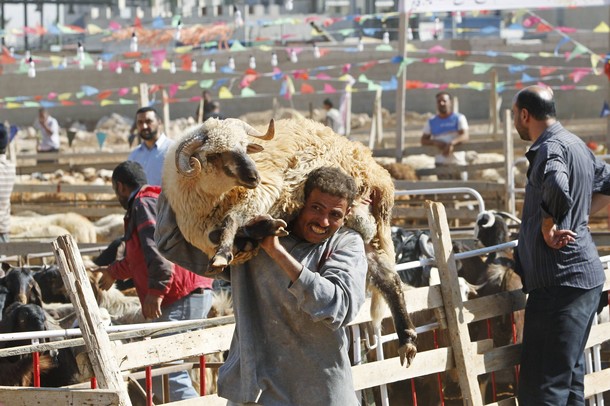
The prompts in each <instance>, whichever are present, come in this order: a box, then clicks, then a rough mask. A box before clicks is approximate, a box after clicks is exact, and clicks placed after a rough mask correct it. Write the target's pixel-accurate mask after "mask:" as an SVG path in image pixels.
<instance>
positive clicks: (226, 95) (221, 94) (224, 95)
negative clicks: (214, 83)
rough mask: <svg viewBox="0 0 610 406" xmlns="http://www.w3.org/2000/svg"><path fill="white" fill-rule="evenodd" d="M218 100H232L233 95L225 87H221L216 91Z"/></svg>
mask: <svg viewBox="0 0 610 406" xmlns="http://www.w3.org/2000/svg"><path fill="white" fill-rule="evenodd" d="M218 98H219V99H232V98H233V94H232V93H231V91H230V90H229V89H228V88H227V87H226V86H222V87H221V88H220V89H219V90H218Z"/></svg>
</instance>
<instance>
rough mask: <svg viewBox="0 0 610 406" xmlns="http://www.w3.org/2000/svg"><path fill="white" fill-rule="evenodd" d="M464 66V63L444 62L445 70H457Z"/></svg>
mask: <svg viewBox="0 0 610 406" xmlns="http://www.w3.org/2000/svg"><path fill="white" fill-rule="evenodd" d="M462 65H464V61H445V69H453V68H459V67H460V66H462Z"/></svg>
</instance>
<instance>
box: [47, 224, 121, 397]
mask: <svg viewBox="0 0 610 406" xmlns="http://www.w3.org/2000/svg"><path fill="white" fill-rule="evenodd" d="M52 245H53V252H54V253H55V259H56V260H57V263H58V265H59V271H60V272H61V277H62V279H63V281H64V285H65V286H66V287H67V288H68V294H69V295H70V300H71V301H72V304H73V305H74V309H75V311H76V316H77V317H78V322H79V326H80V329H81V331H82V332H83V339H84V341H85V345H86V346H87V353H88V354H89V360H90V361H91V366H92V367H93V372H94V373H95V377H96V378H97V381H98V383H99V386H100V388H102V389H111V390H114V391H116V392H117V394H118V396H119V403H118V404H119V405H120V406H131V400H130V399H129V395H128V393H127V386H126V385H125V383H124V382H123V378H122V376H121V369H120V368H119V364H118V362H117V359H116V358H115V356H114V352H113V347H112V344H111V343H110V339H109V338H108V333H107V332H106V330H104V329H103V328H102V325H103V321H102V317H101V315H100V309H99V307H98V305H97V302H96V300H95V296H94V294H93V289H91V283H90V282H89V277H88V276H87V273H86V272H85V265H84V264H83V260H82V258H81V256H80V253H79V251H78V246H77V245H76V243H75V242H74V239H73V238H72V236H70V235H64V236H61V237H57V239H56V240H55V241H53V244H52Z"/></svg>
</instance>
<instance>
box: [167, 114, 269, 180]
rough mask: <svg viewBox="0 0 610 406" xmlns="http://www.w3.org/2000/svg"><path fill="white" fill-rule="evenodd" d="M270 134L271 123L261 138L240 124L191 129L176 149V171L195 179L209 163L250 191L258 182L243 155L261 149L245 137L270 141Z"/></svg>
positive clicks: (208, 123) (211, 122) (211, 123)
mask: <svg viewBox="0 0 610 406" xmlns="http://www.w3.org/2000/svg"><path fill="white" fill-rule="evenodd" d="M274 134H275V128H274V123H273V120H272V121H271V122H270V123H269V128H268V129H267V133H265V134H262V133H261V132H259V131H258V130H256V129H254V128H253V127H251V126H250V125H249V124H246V123H244V122H243V121H241V120H236V119H227V120H217V119H210V120H207V121H206V122H205V123H204V124H202V125H200V126H198V127H193V128H191V129H190V130H189V131H188V132H187V135H186V136H185V137H184V139H183V141H182V142H181V143H180V145H178V147H177V148H176V168H177V169H178V172H179V173H180V174H181V175H183V176H186V177H193V176H197V175H199V173H200V172H201V170H202V167H204V166H205V165H206V164H207V163H208V160H209V159H211V160H213V161H215V165H221V167H222V170H223V172H224V173H225V175H227V176H228V177H229V178H232V179H236V180H237V185H239V186H246V187H249V188H254V187H256V186H257V185H258V182H259V178H258V174H257V173H256V166H255V165H254V162H252V160H251V159H250V158H249V157H248V156H247V155H248V154H252V153H255V152H260V151H262V150H263V147H262V146H260V145H258V144H254V143H251V142H249V141H248V136H252V137H258V138H261V139H263V140H270V139H272V138H273V136H274ZM219 161H220V162H219ZM212 163H213V164H214V162H212ZM255 173H256V176H254V174H255Z"/></svg>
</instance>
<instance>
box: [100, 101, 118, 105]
mask: <svg viewBox="0 0 610 406" xmlns="http://www.w3.org/2000/svg"><path fill="white" fill-rule="evenodd" d="M113 104H116V103H115V102H114V101H112V100H108V99H104V100H102V102H101V103H100V106H111V105H113Z"/></svg>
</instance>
